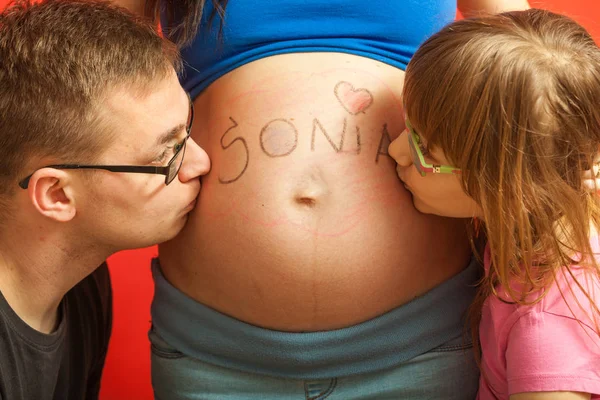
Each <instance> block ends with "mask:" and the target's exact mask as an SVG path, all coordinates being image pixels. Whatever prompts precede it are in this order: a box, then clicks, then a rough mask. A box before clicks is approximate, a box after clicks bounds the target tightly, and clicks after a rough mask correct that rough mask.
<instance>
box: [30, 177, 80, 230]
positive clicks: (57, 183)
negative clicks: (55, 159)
mask: <svg viewBox="0 0 600 400" xmlns="http://www.w3.org/2000/svg"><path fill="white" fill-rule="evenodd" d="M27 191H28V195H29V199H30V200H31V203H32V204H33V206H34V207H35V209H36V210H37V211H38V212H39V213H40V214H42V215H44V216H46V217H48V218H50V219H53V220H55V221H58V222H67V221H70V220H72V219H73V218H74V217H75V214H76V208H75V193H74V190H73V186H72V185H71V179H70V176H69V174H68V173H67V172H66V171H63V170H60V169H55V168H41V169H39V170H37V171H36V172H35V173H34V174H33V175H32V176H31V179H30V180H29V186H28V189H27Z"/></svg>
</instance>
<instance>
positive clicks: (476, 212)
mask: <svg viewBox="0 0 600 400" xmlns="http://www.w3.org/2000/svg"><path fill="white" fill-rule="evenodd" d="M404 102H405V105H406V109H405V113H406V127H407V129H406V130H405V131H404V132H403V133H402V134H401V135H400V136H399V137H398V138H397V139H396V140H395V141H394V142H393V143H392V144H391V145H390V149H389V152H390V155H391V156H392V157H394V159H395V160H396V161H397V163H398V168H397V171H398V175H399V176H400V178H401V180H402V181H403V182H404V185H405V186H406V188H407V189H408V190H409V191H410V192H411V193H412V195H413V201H414V205H415V207H416V208H417V209H418V210H419V211H421V212H423V213H428V214H437V215H442V216H447V217H455V218H474V224H473V226H474V228H475V229H474V232H473V238H474V239H477V240H474V241H473V242H474V243H477V242H478V241H481V239H483V238H485V239H486V240H487V245H486V246H485V251H484V256H483V260H484V266H485V276H484V278H482V281H481V283H480V286H479V295H480V296H479V299H478V300H476V301H475V303H474V304H473V315H472V317H473V318H472V320H474V321H475V324H474V331H475V334H474V336H475V338H478V339H479V344H480V346H481V350H482V354H481V358H480V362H481V371H482V374H481V379H480V387H479V395H478V398H479V399H509V398H510V399H511V400H515V399H556V400H559V399H590V398H592V399H600V335H599V329H598V328H599V322H600V318H599V314H600V313H599V309H598V301H599V300H600V279H599V272H598V271H599V270H598V261H597V256H596V255H595V254H594V252H597V251H598V237H597V227H598V221H600V210H599V208H598V205H597V197H596V195H595V194H594V192H595V190H589V187H590V186H591V187H592V188H593V189H594V188H595V186H596V185H595V181H594V179H593V178H594V176H592V173H591V171H593V172H594V173H597V171H598V167H597V166H592V165H593V164H594V161H596V159H595V155H596V153H597V151H598V149H599V148H600V107H599V106H600V50H599V49H598V47H597V46H596V44H595V43H594V41H593V39H592V38H591V37H590V35H589V34H588V33H587V32H586V31H585V30H584V29H583V28H582V27H581V26H579V25H578V24H577V23H575V22H574V21H572V20H570V19H569V18H566V17H564V16H560V15H556V14H553V13H550V12H547V11H542V10H529V11H522V12H512V13H505V14H501V15H495V16H486V17H481V18H475V19H469V20H463V21H458V22H455V23H452V24H450V25H449V26H447V27H446V28H444V29H443V30H442V31H441V32H439V33H437V34H436V35H434V36H433V37H431V38H430V39H429V40H427V41H426V42H425V43H424V44H423V46H422V47H421V48H420V49H419V50H418V51H417V52H416V54H415V56H414V58H413V59H412V61H411V62H410V64H409V65H408V68H407V70H406V81H405V88H404ZM586 170H587V172H586V174H587V175H584V180H583V181H582V175H581V171H586ZM432 242H433V241H432Z"/></svg>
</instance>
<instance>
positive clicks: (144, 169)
mask: <svg viewBox="0 0 600 400" xmlns="http://www.w3.org/2000/svg"><path fill="white" fill-rule="evenodd" d="M188 99H189V102H190V113H189V118H188V124H187V126H186V128H185V129H186V132H187V134H186V136H185V139H183V141H182V142H181V143H178V144H176V145H175V147H174V150H175V154H174V155H173V157H172V158H171V160H170V161H169V163H168V164H167V165H166V166H165V167H152V166H149V165H143V166H142V165H82V164H55V165H47V166H45V167H41V168H38V169H42V168H56V169H103V170H106V171H111V172H131V173H136V174H160V175H165V185H168V184H169V183H171V182H172V181H173V179H175V177H176V176H177V173H178V172H179V169H180V168H181V165H182V164H183V156H184V155H185V148H186V144H187V141H188V139H189V138H190V132H191V130H192V123H193V122H194V103H193V102H192V99H191V98H190V97H189V95H188ZM36 171H37V170H36ZM34 173H35V171H34V172H33V173H31V174H30V175H28V176H27V177H25V178H24V179H23V180H21V181H20V182H19V186H20V187H21V188H23V189H27V186H29V180H30V179H31V176H32V175H33V174H34Z"/></svg>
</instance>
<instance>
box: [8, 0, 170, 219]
mask: <svg viewBox="0 0 600 400" xmlns="http://www.w3.org/2000/svg"><path fill="white" fill-rule="evenodd" d="M178 65H179V58H178V53H177V49H176V48H175V46H174V45H173V44H171V43H170V42H168V41H167V40H165V39H163V38H161V37H160V35H159V34H158V33H157V30H156V29H155V27H154V26H153V25H152V24H151V23H149V22H147V21H146V20H143V19H141V18H138V17H135V16H134V15H132V14H131V13H130V12H128V11H127V10H125V9H124V8H121V7H117V6H115V5H112V4H110V3H108V2H104V1H90V0H46V1H43V2H37V3H35V4H34V3H32V2H31V1H29V0H27V1H18V2H16V3H13V4H12V5H11V6H9V7H8V8H7V9H6V10H4V11H3V12H2V13H1V14H0V212H1V211H2V208H4V209H5V206H7V204H6V199H7V197H8V196H9V195H10V194H11V193H13V191H14V190H18V185H17V182H18V180H19V178H22V177H23V176H26V175H28V174H29V173H31V172H33V171H30V170H28V168H34V167H39V166H40V165H30V164H35V163H36V162H37V163H39V162H40V160H42V159H52V160H53V161H55V162H65V163H77V162H82V163H83V162H85V163H89V162H90V161H93V160H94V158H95V157H97V156H98V155H99V154H100V153H101V152H102V151H103V150H105V149H106V148H107V147H108V146H109V145H110V140H109V139H107V137H109V136H110V135H108V133H107V132H105V129H104V130H103V128H102V125H103V123H102V120H101V119H102V118H101V117H100V114H101V113H98V110H99V107H100V106H101V104H102V101H103V98H104V97H105V96H106V95H107V94H108V93H109V92H111V90H112V89H114V88H122V87H125V88H131V90H138V91H139V90H142V91H147V90H150V89H151V87H152V85H153V84H156V82H157V81H159V80H161V79H164V78H166V77H167V76H168V75H169V74H170V73H173V67H177V66H178ZM35 160H37V161H35ZM2 203H4V204H2Z"/></svg>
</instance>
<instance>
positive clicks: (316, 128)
mask: <svg viewBox="0 0 600 400" xmlns="http://www.w3.org/2000/svg"><path fill="white" fill-rule="evenodd" d="M402 81H403V72H402V71H400V70H398V69H395V68H392V67H390V66H387V65H384V64H381V63H379V62H376V61H373V60H369V59H365V58H361V57H357V56H351V55H345V54H324V53H320V54H315V53H311V54H290V55H280V56H276V57H270V58H267V59H263V60H260V61H256V62H253V63H250V64H248V65H245V66H243V67H241V68H238V69H237V70H235V71H233V72H231V73H229V74H227V75H225V76H223V77H221V78H220V79H219V80H218V81H216V82H215V83H213V84H212V85H211V86H210V87H209V88H208V89H207V90H206V91H205V92H204V93H203V94H202V95H201V96H199V97H198V98H197V99H196V101H195V109H196V116H197V117H196V119H195V121H194V129H193V137H194V138H195V139H196V140H197V141H198V143H199V144H200V145H201V146H202V147H204V149H205V150H206V151H207V152H208V154H209V156H210V157H211V160H212V170H211V172H210V174H209V175H207V176H206V177H205V178H204V179H203V186H202V191H201V195H200V198H199V201H198V205H197V208H196V209H195V210H194V211H193V212H192V214H191V215H190V218H189V221H188V223H187V225H186V227H185V228H184V230H183V231H182V232H181V234H180V235H179V236H178V237H177V238H175V239H174V240H172V241H171V242H169V243H166V244H163V245H161V246H160V249H159V252H160V258H161V263H162V267H163V272H164V274H165V276H166V278H167V279H168V280H169V281H170V282H171V283H172V284H173V285H175V286H176V287H178V288H179V289H180V290H182V291H183V292H184V293H186V294H188V295H189V296H191V297H192V298H194V299H195V300H197V301H199V302H201V303H203V304H205V305H207V306H210V307H212V308H214V309H216V310H218V311H221V312H223V313H225V314H228V315H230V316H233V317H235V318H238V319H241V320H243V321H245V322H248V323H251V324H254V325H258V326H262V327H267V328H271V329H276V330H284V331H316V330H325V329H335V328H340V327H344V326H349V325H352V324H355V323H359V322H362V321H365V320H367V319H370V318H373V317H376V316H378V315H380V314H382V313H385V312H386V311H389V310H391V309H392V308H394V307H397V306H399V305H401V304H403V303H406V302H408V301H410V300H411V299H413V298H414V297H416V296H418V295H420V294H423V293H425V292H426V291H428V290H430V289H431V288H433V287H434V286H436V285H437V284H439V283H441V282H443V281H444V280H446V279H447V278H449V277H450V276H452V275H454V274H456V273H457V272H459V271H460V270H461V269H462V268H464V267H465V266H466V264H467V261H468V253H469V251H468V246H467V241H466V239H465V234H464V229H463V224H464V222H463V221H460V220H448V219H442V218H438V217H433V216H426V215H423V214H420V213H418V212H417V211H416V210H415V209H414V208H413V205H412V200H411V198H410V194H409V193H408V192H407V191H406V190H405V189H404V188H403V187H402V185H401V184H400V182H399V180H398V178H397V176H396V173H395V164H394V162H393V160H392V159H391V158H390V157H389V155H388V153H387V146H388V144H389V142H390V141H391V140H392V139H394V138H395V137H396V136H397V135H399V134H400V133H401V132H402V130H403V129H404V121H403V118H402V115H403V112H402V101H401V97H400V96H401V91H402Z"/></svg>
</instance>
